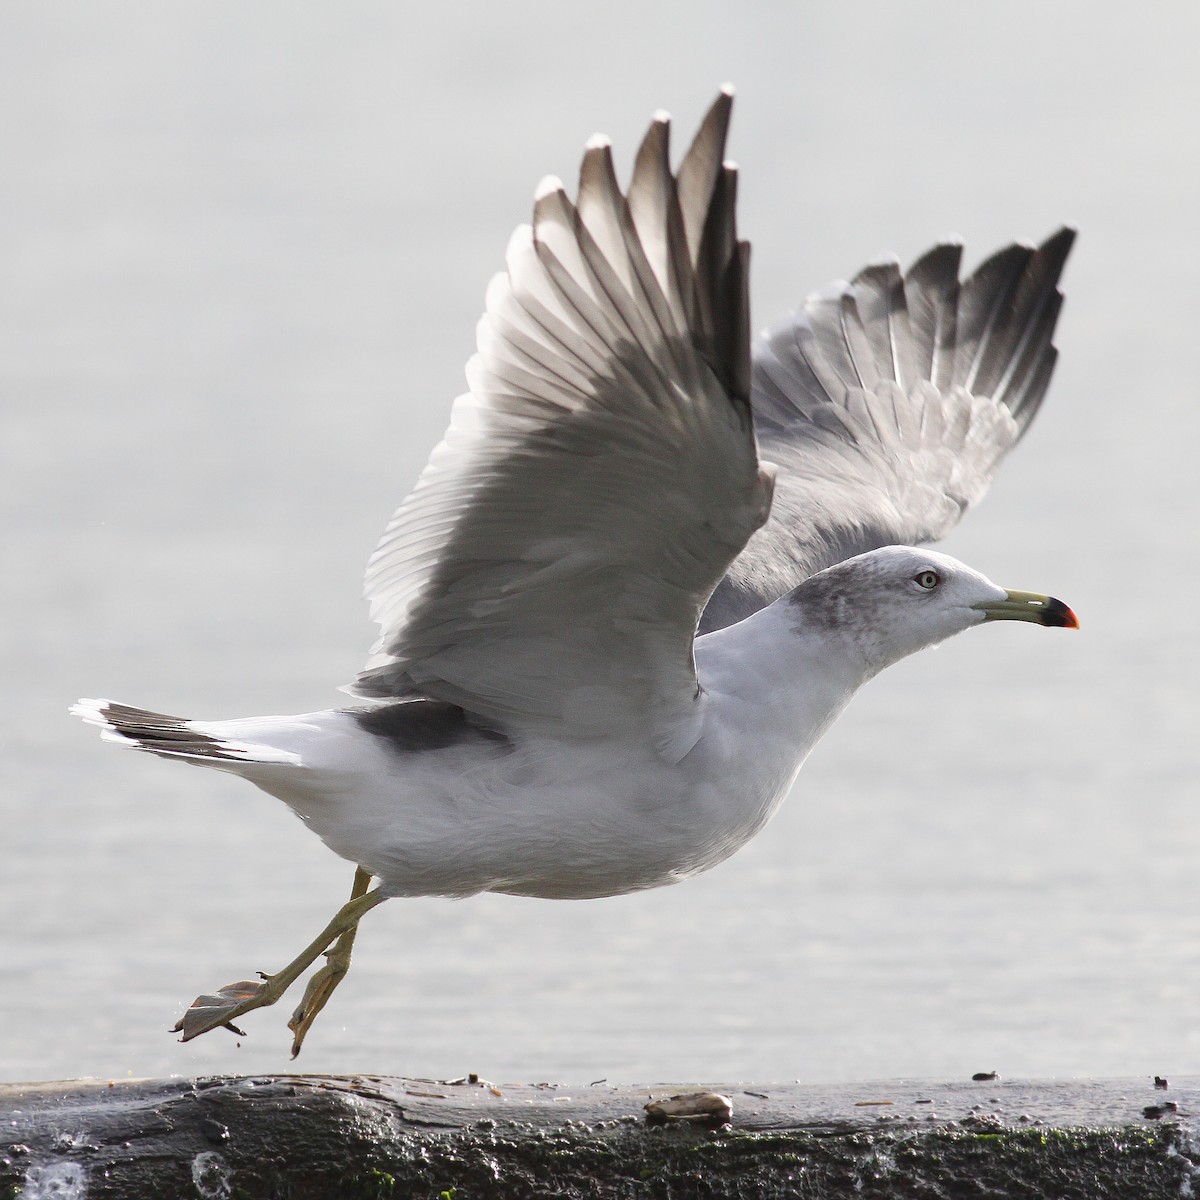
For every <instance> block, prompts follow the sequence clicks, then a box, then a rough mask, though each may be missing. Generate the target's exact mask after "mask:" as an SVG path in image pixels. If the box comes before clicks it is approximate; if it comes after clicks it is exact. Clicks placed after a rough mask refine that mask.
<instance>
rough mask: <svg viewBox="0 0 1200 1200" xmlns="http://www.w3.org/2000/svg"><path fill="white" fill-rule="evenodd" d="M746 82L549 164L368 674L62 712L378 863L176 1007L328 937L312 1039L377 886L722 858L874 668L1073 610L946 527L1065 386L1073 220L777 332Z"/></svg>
mask: <svg viewBox="0 0 1200 1200" xmlns="http://www.w3.org/2000/svg"><path fill="white" fill-rule="evenodd" d="M731 107H732V89H730V88H725V89H722V91H721V93H720V94H719V95H718V97H717V99H716V101H715V102H714V103H713V105H712V106H711V108H710V109H709V111H708V113H707V115H706V116H705V117H704V119H703V121H702V123H701V126H700V129H699V132H698V133H697V134H696V136H695V139H694V141H693V142H692V143H691V146H690V148H689V149H688V150H687V152H686V153H685V154H684V155H683V157H682V159H681V160H680V162H679V166H678V168H677V169H676V170H675V171H674V172H672V169H671V165H670V162H671V160H670V153H669V144H668V139H669V130H670V119H669V117H668V116H667V115H666V114H664V113H659V114H656V115H655V117H654V119H653V121H652V123H651V125H650V127H649V131H648V132H647V133H646V135H645V138H644V140H643V141H642V143H641V147H640V149H639V150H638V152H637V155H636V159H635V162H634V166H633V170H632V176H631V180H630V183H629V186H628V188H627V189H626V190H625V191H624V192H622V190H621V188H620V186H619V184H618V182H617V177H616V174H615V171H614V167H613V159H612V151H611V147H610V143H609V141H608V140H607V139H606V138H604V137H601V136H596V137H594V138H592V139H591V140H590V141H589V142H588V143H587V147H586V150H585V153H584V155H583V161H582V166H581V169H580V177H579V187H578V191H577V194H576V198H575V200H574V201H573V202H572V201H571V199H570V198H569V197H568V195H567V193H566V190H565V189H564V187H563V185H562V184H561V183H560V182H559V181H558V180H557V179H555V178H547V179H545V180H544V181H543V182H542V183H541V185H540V186H539V187H538V189H537V191H536V195H535V201H534V208H533V219H532V222H531V224H530V225H523V226H521V227H520V228H518V229H517V231H516V232H515V233H514V235H513V237H512V239H511V241H510V242H509V246H508V251H507V257H506V264H507V269H506V271H504V272H503V273H501V274H498V275H497V276H495V278H494V279H493V280H492V282H491V284H490V286H489V287H488V290H487V300H486V313H485V315H484V317H483V318H482V320H481V321H480V324H479V327H478V332H477V353H476V354H475V355H474V357H473V358H472V359H471V360H470V362H469V363H468V365H467V381H468V388H469V390H468V391H467V393H466V394H465V395H463V396H460V397H459V398H458V400H457V401H456V402H455V404H454V406H453V409H452V411H451V418H450V425H449V429H448V430H447V433H446V435H445V438H444V440H443V441H442V442H441V444H440V445H439V446H438V447H437V448H436V449H435V450H434V451H433V454H432V456H431V457H430V459H429V462H428V465H427V466H426V467H425V469H424V471H423V472H422V473H421V475H420V477H419V479H418V480H417V483H416V486H415V487H414V489H413V490H412V492H411V493H410V494H409V496H408V498H407V499H406V500H405V501H404V502H403V503H402V504H401V505H400V507H399V508H398V509H397V510H396V513H395V515H394V516H393V517H392V519H391V521H390V523H389V524H388V526H387V528H386V530H385V532H384V534H383V537H382V540H381V541H380V542H379V545H378V548H377V549H376V550H375V552H374V553H373V554H372V556H371V558H370V561H369V562H368V565H367V571H366V587H365V593H366V597H367V599H368V600H369V602H370V611H371V616H372V618H373V619H374V620H375V621H376V622H377V623H378V625H379V627H380V634H379V639H378V641H377V642H376V644H375V646H374V648H373V650H372V652H371V654H370V657H369V658H368V660H367V662H366V664H365V665H364V667H363V669H362V670H361V671H360V672H359V674H358V676H357V679H356V680H355V681H354V683H353V684H351V685H349V686H348V688H347V689H346V690H347V691H349V692H350V693H351V694H352V695H354V696H356V697H358V698H359V700H360V701H361V703H358V704H355V705H352V706H350V707H340V708H335V709H330V710H328V711H324V712H314V713H306V714H303V715H301V716H284V717H250V718H247V719H243V720H223V721H194V720H190V719H186V718H183V717H176V716H168V715H166V714H163V713H156V712H150V711H147V710H145V709H140V708H134V707H131V706H129V705H125V704H120V703H116V702H114V701H110V700H81V701H79V703H78V704H77V705H75V706H74V708H73V709H72V711H73V712H75V713H76V714H78V715H80V716H82V717H83V718H84V719H85V720H87V721H89V722H91V723H93V724H95V725H98V726H99V727H100V729H101V732H102V736H103V737H104V738H105V739H107V740H109V741H115V742H118V743H120V744H122V745H125V746H129V747H132V748H134V749H137V750H142V751H146V752H148V753H151V754H156V755H160V756H162V757H164V758H171V759H178V760H181V761H184V762H190V763H193V764H195V765H197V766H203V767H209V768H212V769H215V770H219V771H225V772H229V773H231V774H234V775H239V776H241V777H242V778H244V779H247V780H249V781H250V782H251V783H253V784H255V785H256V786H257V787H259V788H261V789H262V790H264V791H266V792H268V793H270V794H271V795H272V796H275V797H278V798H279V799H280V800H282V801H283V802H284V803H285V804H286V805H287V806H288V807H289V808H290V809H291V810H292V811H293V812H294V813H295V814H296V815H297V816H299V817H300V818H301V819H302V820H303V821H304V822H305V823H306V824H307V825H308V827H309V828H310V829H312V830H313V832H314V833H316V834H317V835H318V836H319V837H320V838H321V839H322V840H323V841H324V842H325V844H326V845H327V846H328V847H329V848H330V849H331V850H333V851H334V852H335V853H336V854H338V855H340V856H341V857H343V858H345V859H347V860H349V861H350V862H351V863H353V864H355V866H356V871H355V877H354V885H353V888H352V891H351V897H350V899H349V901H348V902H347V903H346V904H345V905H344V906H343V907H342V908H341V909H340V910H339V911H338V913H337V914H336V915H335V917H334V918H333V920H331V921H330V923H329V924H328V925H327V926H326V928H325V929H324V930H322V931H321V933H320V934H319V935H318V936H317V937H316V938H315V939H314V940H313V941H312V943H311V944H310V945H309V946H308V947H306V949H305V950H304V951H303V952H302V953H301V954H300V955H298V956H297V957H296V958H295V959H294V960H293V961H292V962H291V963H290V964H288V966H286V967H285V968H284V969H283V970H282V971H279V972H276V973H275V974H273V975H266V974H263V973H261V972H260V973H259V978H258V979H256V980H241V981H239V982H237V983H234V984H229V985H227V986H226V987H224V988H220V989H218V990H217V991H216V992H215V993H207V994H204V995H202V996H200V997H199V998H198V999H197V1000H196V1001H195V1003H194V1004H193V1005H192V1006H191V1008H189V1009H188V1010H187V1012H186V1013H185V1015H184V1016H183V1017H182V1018H181V1020H180V1021H179V1022H178V1024H177V1025H176V1026H175V1031H176V1032H179V1033H181V1034H182V1038H181V1039H180V1040H182V1041H186V1040H188V1039H190V1038H193V1037H196V1036H198V1035H199V1034H202V1033H205V1032H208V1031H209V1030H212V1029H215V1028H218V1027H221V1026H224V1027H226V1028H230V1029H233V1030H234V1031H235V1032H237V1033H239V1034H240V1033H241V1031H240V1030H239V1029H238V1027H237V1026H236V1025H234V1024H233V1022H234V1021H235V1020H237V1019H238V1018H240V1017H241V1016H242V1015H244V1014H245V1013H247V1012H249V1011H251V1010H252V1009H255V1008H260V1007H263V1006H265V1005H269V1004H273V1003H275V1002H276V1001H277V1000H278V999H279V998H280V997H281V996H282V995H283V994H284V992H285V991H286V990H287V989H288V988H289V987H290V986H291V985H292V984H293V983H294V982H295V981H296V980H297V979H299V978H300V976H301V975H303V974H304V973H305V972H306V971H307V970H308V969H309V968H310V967H311V966H313V965H314V964H315V963H316V962H317V960H318V959H319V958H320V957H321V956H322V955H324V956H325V958H326V962H325V964H324V966H322V967H321V968H320V969H319V970H317V971H316V972H315V974H314V975H313V977H312V978H311V980H310V981H309V983H308V985H307V988H306V990H305V993H304V995H303V998H302V999H301V1001H300V1004H299V1006H298V1007H297V1008H296V1010H295V1012H294V1013H293V1015H292V1018H291V1020H290V1021H289V1028H290V1029H291V1030H292V1033H293V1035H294V1038H293V1044H292V1054H293V1057H294V1056H295V1055H296V1054H297V1053H298V1052H299V1050H300V1047H301V1045H302V1043H303V1041H304V1038H305V1035H306V1034H307V1032H308V1030H309V1028H310V1027H311V1025H312V1022H313V1020H314V1018H315V1017H316V1015H317V1014H318V1013H319V1012H320V1011H321V1010H322V1009H323V1007H324V1006H325V1004H326V1002H327V1001H328V999H329V997H330V995H331V994H332V992H333V990H334V989H335V988H336V987H337V985H338V983H339V982H340V980H341V979H342V978H343V976H344V975H345V973H346V971H347V970H348V968H349V965H350V955H351V950H352V946H353V941H354V936H355V933H356V931H357V929H358V924H359V921H360V919H361V918H362V917H363V916H364V915H365V914H366V913H367V912H368V911H369V910H370V909H372V908H373V907H375V906H376V905H378V904H379V903H380V902H381V901H383V900H385V899H388V898H392V897H402V896H449V897H463V896H470V895H475V894H478V893H480V892H501V893H508V894H513V895H521V896H538V897H547V898H557V899H577V898H585V897H598V896H612V895H618V894H622V893H626V892H633V891H637V890H640V889H644V888H655V887H661V886H663V885H665V884H671V883H676V882H678V881H679V880H682V879H687V878H689V877H690V876H693V875H695V874H697V873H698V872H701V871H705V870H708V869H709V868H710V867H713V866H715V865H716V864H717V863H719V862H721V861H722V860H723V859H725V858H727V857H728V856H729V855H731V854H732V853H734V852H735V851H736V850H737V849H738V848H739V847H741V846H743V845H744V844H745V843H746V842H747V841H748V840H749V839H750V838H751V837H753V836H754V835H755V834H756V833H757V832H758V831H759V830H760V829H761V828H762V827H763V826H764V825H765V824H766V823H767V821H768V820H769V819H770V818H771V816H772V815H773V814H774V813H775V812H776V810H777V809H778V808H779V806H780V804H781V803H782V801H783V799H784V797H785V796H786V795H787V793H788V792H789V790H790V789H791V787H792V784H793V782H794V780H795V779H796V776H797V773H798V771H799V770H800V767H801V765H802V764H803V762H804V760H805V759H806V757H807V756H808V754H809V752H810V751H811V750H812V748H813V746H814V745H815V744H816V742H817V741H818V740H819V738H820V737H821V735H822V734H823V733H824V732H825V731H826V730H827V729H828V728H829V727H830V725H831V724H832V722H833V721H834V720H835V719H836V718H837V717H838V715H839V714H840V713H841V712H842V710H843V709H844V708H845V706H846V704H847V703H848V702H849V701H850V699H851V697H852V696H853V695H854V694H855V692H856V691H857V690H858V689H859V688H860V687H861V686H862V685H863V684H864V683H866V682H867V681H868V680H869V679H871V678H872V677H873V676H875V675H876V674H878V673H879V672H880V671H881V670H883V669H884V668H885V667H887V666H890V665H891V664H893V663H895V662H897V661H899V660H900V659H902V658H904V657H905V656H907V655H910V654H913V653H915V652H916V651H918V650H921V649H923V648H925V647H927V646H933V645H935V644H937V643H939V642H941V641H943V640H944V639H946V638H948V637H950V636H952V635H953V634H956V633H960V632H962V631H964V630H967V629H971V628H974V627H975V626H977V625H983V624H986V623H988V622H993V621H1022V622H1027V623H1032V624H1037V625H1043V626H1057V627H1064V628H1072V629H1073V628H1078V621H1077V620H1076V618H1075V615H1074V613H1073V612H1072V611H1071V610H1070V609H1069V608H1068V607H1067V606H1066V605H1065V604H1063V603H1062V602H1061V601H1059V600H1056V599H1053V598H1052V597H1049V596H1046V595H1042V594H1039V593H1033V592H1021V591H1009V590H1006V589H1005V588H1002V587H999V586H997V585H996V584H994V583H992V582H991V581H990V580H988V579H987V578H986V577H985V576H983V575H981V574H980V573H979V572H977V571H975V570H973V569H971V568H970V567H967V566H965V565H964V564H962V563H961V562H958V561H956V560H955V559H953V558H949V557H947V556H946V555H944V554H940V553H937V552H934V551H931V550H928V549H925V548H924V546H925V544H926V543H929V542H931V541H936V540H937V539H939V538H941V537H943V536H944V535H945V534H946V533H948V532H949V530H950V529H951V528H953V526H954V525H955V524H956V523H957V521H958V520H959V518H960V517H961V515H962V514H963V512H964V511H965V510H966V509H967V508H969V507H970V506H971V505H973V504H975V503H976V502H977V501H978V500H979V499H980V497H981V496H982V495H983V493H984V492H985V491H986V489H987V487H988V485H989V483H990V481H991V479H992V477H993V475H994V473H995V471H996V470H997V468H998V466H999V464H1000V462H1001V461H1002V460H1003V458H1004V457H1005V456H1006V454H1007V453H1008V452H1009V451H1010V450H1011V449H1012V447H1013V446H1014V445H1015V444H1016V442H1017V441H1018V439H1019V438H1020V437H1021V435H1022V433H1023V432H1024V431H1025V429H1026V428H1027V427H1028V425H1029V423H1030V421H1031V420H1032V418H1033V416H1034V414H1035V412H1036V411H1037V409H1038V406H1039V404H1040V403H1041V401H1042V398H1043V396H1044V394H1045V391H1046V388H1047V386H1048V384H1049V381H1050V375H1051V372H1052V369H1053V367H1054V363H1055V359H1056V356H1057V351H1056V349H1055V347H1054V345H1053V343H1052V336H1053V332H1054V327H1055V323H1056V321H1057V317H1058V313H1059V309H1060V307H1061V304H1062V295H1061V293H1060V292H1059V291H1058V286H1057V284H1058V279H1059V275H1060V273H1061V270H1062V267H1063V263H1064V261H1065V259H1066V256H1067V253H1068V251H1069V249H1070V246H1071V242H1072V239H1073V236H1074V234H1073V231H1071V230H1069V229H1062V230H1060V231H1058V232H1057V233H1055V234H1054V235H1053V236H1051V237H1050V238H1048V239H1047V240H1046V241H1045V242H1044V243H1042V244H1041V245H1040V246H1038V247H1036V248H1033V247H1028V246H1024V245H1010V246H1008V247H1007V248H1005V249H1002V250H1000V251H999V252H998V253H996V254H995V255H993V256H992V257H991V258H989V259H988V260H987V261H986V262H984V263H983V265H982V266H980V267H979V268H978V269H977V270H975V272H974V273H973V274H971V275H970V276H969V277H968V278H966V279H962V280H960V278H959V264H960V257H961V248H960V247H959V246H958V245H957V244H952V243H941V244H938V245H936V246H934V247H933V248H932V249H931V250H929V251H928V252H927V253H926V254H924V255H923V256H922V257H921V258H919V259H918V260H917V261H916V262H915V263H914V264H913V265H912V266H911V267H910V268H909V269H908V270H907V271H902V270H901V269H900V266H899V264H898V263H896V262H895V261H884V262H877V263H874V264H872V265H870V266H868V267H866V268H865V269H864V270H862V271H861V272H860V273H859V274H858V275H857V276H856V277H855V278H854V279H853V280H852V281H851V282H849V283H845V282H843V283H839V284H835V285H834V286H832V287H831V288H829V289H827V290H826V291H824V292H821V293H818V294H816V295H813V296H811V297H810V298H809V299H808V300H807V301H805V302H804V304H803V305H802V306H801V307H800V308H799V309H798V311H796V312H795V313H793V314H791V315H790V316H787V317H786V318H785V319H784V320H783V321H781V322H780V323H779V324H777V325H776V326H774V327H773V328H772V329H770V330H768V331H767V332H765V333H763V334H762V335H760V336H758V337H757V338H754V339H752V338H751V337H750V332H749V330H750V323H749V300H748V278H749V244H748V243H747V242H745V241H740V240H739V239H738V235H737V230H736V224H735V208H736V188H737V168H736V167H735V165H734V164H733V163H731V162H728V161H726V159H725V142H726V135H727V130H728V126H729V119H730V113H731ZM772 464H774V465H772ZM372 880H377V881H378V882H377V883H376V884H375V886H374V887H372V886H371V882H372Z"/></svg>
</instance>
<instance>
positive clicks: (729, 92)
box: [721, 83, 737, 99]
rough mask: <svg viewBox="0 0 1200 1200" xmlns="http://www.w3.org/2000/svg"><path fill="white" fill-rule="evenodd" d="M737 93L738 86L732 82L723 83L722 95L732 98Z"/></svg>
mask: <svg viewBox="0 0 1200 1200" xmlns="http://www.w3.org/2000/svg"><path fill="white" fill-rule="evenodd" d="M736 93H737V88H735V87H734V86H733V84H732V83H723V84H721V95H722V96H729V97H730V98H731V99H732V98H733V96H734V95H735V94H736Z"/></svg>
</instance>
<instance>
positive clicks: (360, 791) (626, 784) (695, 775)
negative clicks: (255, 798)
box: [267, 742, 779, 899]
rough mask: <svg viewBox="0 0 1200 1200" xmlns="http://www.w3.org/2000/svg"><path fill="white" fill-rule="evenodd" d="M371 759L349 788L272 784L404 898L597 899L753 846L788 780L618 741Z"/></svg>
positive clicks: (334, 844)
mask: <svg viewBox="0 0 1200 1200" xmlns="http://www.w3.org/2000/svg"><path fill="white" fill-rule="evenodd" d="M360 749H361V748H360ZM368 758H369V756H368ZM363 765H364V764H363V763H362V760H361V757H360V762H359V769H356V770H355V771H353V772H339V776H340V777H339V778H338V780H337V784H338V786H337V787H336V788H335V787H334V786H333V785H332V784H333V781H332V780H331V778H330V774H331V773H330V772H326V771H320V772H318V773H317V774H318V775H319V776H320V778H319V779H317V778H313V779H312V783H313V784H318V785H319V790H320V795H319V796H318V795H317V794H316V791H317V789H316V788H313V789H312V790H310V789H309V788H306V789H305V790H306V791H307V792H308V795H307V796H302V795H300V794H298V793H297V792H296V791H294V790H293V789H289V792H290V793H291V794H285V793H284V791H283V790H281V789H279V788H277V787H268V789H267V790H270V791H272V792H273V793H274V794H276V795H278V796H279V797H280V798H281V799H283V800H285V801H286V802H287V803H288V804H289V805H290V806H291V807H292V808H293V809H294V810H295V811H296V812H297V814H298V815H299V816H301V818H302V819H303V820H305V821H306V823H307V824H308V825H309V826H310V827H311V828H312V829H313V831H314V832H316V833H317V834H318V835H319V836H320V837H321V838H322V839H323V840H324V841H325V842H326V844H327V845H329V847H330V848H331V849H333V850H334V851H335V852H336V853H338V854H340V855H341V856H342V857H344V858H347V859H349V860H350V861H351V862H354V863H357V864H360V865H362V866H364V867H366V868H367V869H368V870H370V871H371V872H372V873H373V874H375V875H377V876H378V877H379V878H380V880H381V881H382V884H383V887H384V888H385V890H386V891H387V892H389V893H391V894H393V895H397V896H404V895H407V896H417V895H443V896H466V895H473V894H475V893H477V892H483V891H494V892H506V893H511V894H515V895H527V896H542V897H550V898H563V899H584V898H590V897H596V896H608V895H616V894H621V893H624V892H630V891H638V890H641V889H645V888H652V887H660V886H662V885H664V884H669V883H675V882H677V881H678V880H680V879H683V878H686V877H687V876H689V875H694V874H696V873H697V872H699V871H703V870H705V869H707V868H708V867H711V866H713V865H715V864H716V863H717V862H720V861H721V860H722V859H724V858H726V857H728V856H729V855H730V854H732V853H733V852H734V850H736V849H737V848H738V847H739V846H741V845H743V844H744V843H745V841H747V840H748V839H749V838H750V837H751V836H752V835H753V833H754V832H755V831H756V830H757V829H758V828H759V827H760V826H761V824H762V823H763V821H764V820H765V819H766V817H767V816H768V815H769V813H770V811H772V810H773V808H774V806H775V803H776V802H777V800H778V796H777V795H776V794H774V793H775V792H778V790H779V789H778V788H777V787H774V788H773V786H772V780H773V779H774V776H773V775H772V774H771V773H770V772H767V773H765V774H764V775H763V776H762V777H761V778H760V777H759V776H756V775H751V776H749V777H748V776H747V774H746V773H745V772H734V771H733V770H732V769H730V770H720V769H719V768H718V769H717V770H716V772H715V773H714V768H713V766H712V764H707V765H706V766H705V767H704V769H702V770H699V771H698V770H697V769H696V764H692V763H689V762H688V761H687V760H686V759H685V761H684V762H683V763H681V764H675V765H672V764H668V763H664V762H663V761H662V760H661V759H660V758H658V756H657V755H656V754H654V753H653V751H652V750H649V749H646V748H644V747H641V746H616V747H614V746H613V745H612V744H611V743H609V744H607V745H605V746H604V747H600V746H593V747H589V746H586V745H583V746H581V745H580V744H579V743H572V744H570V745H559V744H555V743H553V742H549V743H545V744H537V745H526V746H523V747H521V749H519V750H518V751H516V752H515V753H509V754H498V753H496V752H495V751H493V750H491V749H488V748H484V749H482V750H481V749H478V748H467V749H462V748H458V749H453V750H449V751H445V752H439V753H437V754H420V755H414V756H409V757H406V758H397V757H395V756H391V760H390V761H389V759H388V757H387V756H386V755H385V756H384V757H383V758H378V757H377V758H376V759H375V760H374V761H370V762H369V763H368V764H367V769H362V767H363ZM728 765H729V767H730V768H732V766H733V764H728ZM776 774H777V773H776ZM768 793H769V794H768Z"/></svg>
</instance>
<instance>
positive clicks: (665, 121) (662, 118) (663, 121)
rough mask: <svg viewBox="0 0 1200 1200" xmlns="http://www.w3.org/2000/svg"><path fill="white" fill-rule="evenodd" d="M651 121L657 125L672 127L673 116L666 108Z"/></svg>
mask: <svg viewBox="0 0 1200 1200" xmlns="http://www.w3.org/2000/svg"><path fill="white" fill-rule="evenodd" d="M650 119H651V120H652V121H653V122H654V124H655V125H670V123H671V114H670V113H669V112H667V110H666V109H665V108H660V109H659V110H658V111H657V112H656V113H655V114H654V116H653V117H651V118H650Z"/></svg>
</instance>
